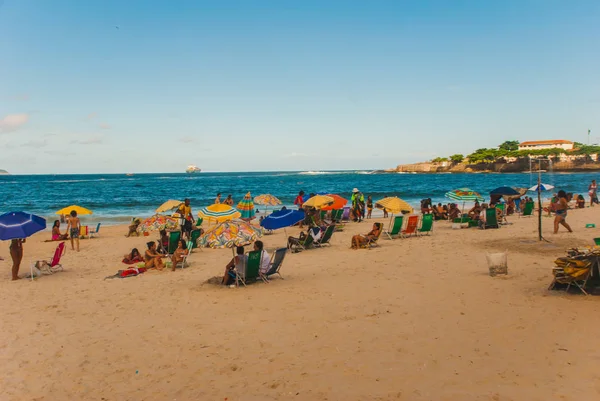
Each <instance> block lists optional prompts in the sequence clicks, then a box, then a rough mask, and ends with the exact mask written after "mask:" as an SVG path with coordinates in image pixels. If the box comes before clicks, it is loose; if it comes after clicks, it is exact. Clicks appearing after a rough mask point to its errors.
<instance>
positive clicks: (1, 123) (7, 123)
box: [0, 113, 29, 133]
mask: <svg viewBox="0 0 600 401" xmlns="http://www.w3.org/2000/svg"><path fill="white" fill-rule="evenodd" d="M28 120H29V115H27V114H25V113H23V114H9V115H7V116H6V117H4V118H3V119H1V120H0V133H8V132H14V131H16V130H18V129H19V128H21V127H22V126H23V125H24V124H25V123H27V121H28Z"/></svg>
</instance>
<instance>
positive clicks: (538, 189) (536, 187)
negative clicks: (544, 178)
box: [529, 182, 554, 192]
mask: <svg viewBox="0 0 600 401" xmlns="http://www.w3.org/2000/svg"><path fill="white" fill-rule="evenodd" d="M551 189H554V185H550V184H544V183H543V182H542V183H540V184H539V185H534V186H533V187H531V188H529V190H530V191H533V192H542V191H550V190H551Z"/></svg>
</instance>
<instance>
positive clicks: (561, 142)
mask: <svg viewBox="0 0 600 401" xmlns="http://www.w3.org/2000/svg"><path fill="white" fill-rule="evenodd" d="M573 144H574V142H571V141H565V140H564V139H555V140H549V141H527V142H521V143H520V144H519V146H528V145H573Z"/></svg>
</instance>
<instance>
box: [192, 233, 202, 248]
mask: <svg viewBox="0 0 600 401" xmlns="http://www.w3.org/2000/svg"><path fill="white" fill-rule="evenodd" d="M198 238H200V229H199V228H197V229H195V230H192V233H191V234H190V242H191V243H192V249H196V248H198Z"/></svg>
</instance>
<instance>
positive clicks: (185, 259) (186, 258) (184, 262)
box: [175, 241, 194, 269]
mask: <svg viewBox="0 0 600 401" xmlns="http://www.w3.org/2000/svg"><path fill="white" fill-rule="evenodd" d="M193 246H194V244H193V243H192V241H188V242H187V251H188V253H187V255H183V260H182V261H181V262H179V263H177V266H175V267H176V268H177V267H181V268H182V269H183V268H184V267H188V266H189V264H188V262H187V260H188V258H189V257H190V254H191V253H192V248H193Z"/></svg>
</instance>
